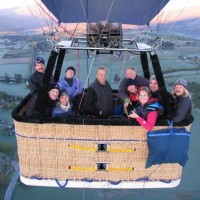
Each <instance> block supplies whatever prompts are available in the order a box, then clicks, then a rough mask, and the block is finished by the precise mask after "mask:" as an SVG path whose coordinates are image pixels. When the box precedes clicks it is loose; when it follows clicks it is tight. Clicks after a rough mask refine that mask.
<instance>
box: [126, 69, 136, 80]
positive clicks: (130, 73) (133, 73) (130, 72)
mask: <svg viewBox="0 0 200 200" xmlns="http://www.w3.org/2000/svg"><path fill="white" fill-rule="evenodd" d="M135 77H136V71H134V70H133V69H127V70H126V78H127V79H128V78H131V79H133V80H134V79H135Z"/></svg>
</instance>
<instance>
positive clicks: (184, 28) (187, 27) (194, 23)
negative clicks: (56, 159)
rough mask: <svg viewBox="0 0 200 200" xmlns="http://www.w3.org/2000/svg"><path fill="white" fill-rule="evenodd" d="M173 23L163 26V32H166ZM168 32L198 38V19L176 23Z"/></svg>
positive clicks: (199, 23) (199, 24)
mask: <svg viewBox="0 0 200 200" xmlns="http://www.w3.org/2000/svg"><path fill="white" fill-rule="evenodd" d="M172 23H173V22H171V23H169V24H165V25H164V26H163V27H164V29H163V31H168V30H169V29H170V27H171V25H172ZM170 32H172V33H173V32H175V33H181V34H185V35H192V36H200V18H191V19H184V20H180V21H176V22H175V24H174V25H173V27H172V29H171V31H170Z"/></svg>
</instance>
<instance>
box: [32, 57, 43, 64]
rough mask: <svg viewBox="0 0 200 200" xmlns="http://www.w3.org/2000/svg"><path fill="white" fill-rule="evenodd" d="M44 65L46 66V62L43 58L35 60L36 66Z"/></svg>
mask: <svg viewBox="0 0 200 200" xmlns="http://www.w3.org/2000/svg"><path fill="white" fill-rule="evenodd" d="M40 63H41V64H44V65H45V61H44V59H43V58H42V57H37V58H36V59H35V60H34V65H37V64H40Z"/></svg>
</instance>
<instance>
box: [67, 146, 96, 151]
mask: <svg viewBox="0 0 200 200" xmlns="http://www.w3.org/2000/svg"><path fill="white" fill-rule="evenodd" d="M69 147H70V148H73V149H81V150H89V151H97V148H94V147H84V146H78V145H69Z"/></svg>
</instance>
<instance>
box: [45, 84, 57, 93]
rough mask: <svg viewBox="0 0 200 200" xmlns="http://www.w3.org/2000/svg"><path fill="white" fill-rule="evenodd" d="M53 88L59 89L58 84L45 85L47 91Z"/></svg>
mask: <svg viewBox="0 0 200 200" xmlns="http://www.w3.org/2000/svg"><path fill="white" fill-rule="evenodd" d="M53 89H57V90H59V85H58V84H57V83H50V84H49V85H48V86H47V92H49V91H50V90H53Z"/></svg>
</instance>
